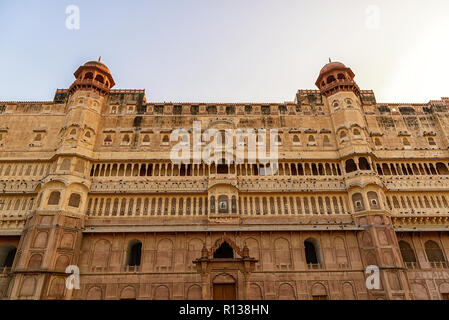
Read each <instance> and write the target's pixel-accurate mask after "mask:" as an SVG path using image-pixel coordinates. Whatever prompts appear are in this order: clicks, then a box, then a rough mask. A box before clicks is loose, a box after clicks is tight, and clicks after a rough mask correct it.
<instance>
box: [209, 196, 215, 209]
mask: <svg viewBox="0 0 449 320" xmlns="http://www.w3.org/2000/svg"><path fill="white" fill-rule="evenodd" d="M210 213H215V197H214V196H212V197H210Z"/></svg>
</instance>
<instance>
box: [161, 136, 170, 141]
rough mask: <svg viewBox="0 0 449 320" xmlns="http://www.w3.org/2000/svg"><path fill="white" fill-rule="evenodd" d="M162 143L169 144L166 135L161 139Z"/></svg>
mask: <svg viewBox="0 0 449 320" xmlns="http://www.w3.org/2000/svg"><path fill="white" fill-rule="evenodd" d="M162 142H163V143H170V138H169V137H168V135H164V137H163V138H162Z"/></svg>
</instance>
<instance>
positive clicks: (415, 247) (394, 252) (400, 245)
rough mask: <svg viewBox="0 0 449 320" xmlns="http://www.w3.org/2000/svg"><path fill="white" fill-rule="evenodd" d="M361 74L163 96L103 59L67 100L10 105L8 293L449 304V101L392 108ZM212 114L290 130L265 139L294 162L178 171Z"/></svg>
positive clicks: (2, 195) (3, 267) (4, 122)
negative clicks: (373, 282)
mask: <svg viewBox="0 0 449 320" xmlns="http://www.w3.org/2000/svg"><path fill="white" fill-rule="evenodd" d="M354 77H355V75H354V73H353V71H352V70H351V69H350V68H348V67H346V66H345V65H343V64H342V63H338V62H331V63H329V64H327V65H325V66H324V68H323V69H322V70H321V72H320V73H319V76H318V79H317V80H316V86H317V87H318V90H299V91H298V92H297V93H296V97H295V99H294V101H289V102H276V103H262V104H261V103H257V104H256V103H201V102H197V103H191V102H189V103H157V102H149V101H147V100H146V96H145V91H144V90H119V89H112V87H113V86H114V79H113V77H112V75H111V72H110V70H109V69H108V67H106V65H104V64H103V63H101V62H99V61H90V62H87V63H86V64H84V65H83V66H81V67H79V68H78V70H77V71H76V72H75V81H74V82H73V84H72V85H71V86H70V87H69V88H68V89H58V90H57V91H56V94H55V96H54V100H53V101H40V102H18V101H17V102H0V299H432V300H440V299H449V265H448V257H449V233H448V231H449V204H448V201H449V190H448V186H449V169H448V168H449V110H448V107H449V98H442V99H441V100H438V101H430V102H428V103H395V104H388V103H378V102H376V99H375V96H374V93H373V92H372V91H370V90H360V89H359V87H358V85H357V83H356V82H355V81H354ZM0 98H1V97H0ZM194 121H200V122H201V126H202V129H203V130H205V129H211V128H213V129H217V130H219V131H220V132H223V131H225V130H226V129H238V128H243V129H245V128H252V129H267V130H269V129H277V130H278V134H277V136H276V139H275V141H274V142H273V141H271V142H269V139H265V138H266V137H262V136H261V137H260V139H261V140H260V141H259V140H258V142H257V143H258V145H259V144H260V143H265V142H264V141H267V143H276V144H277V147H278V154H279V160H278V161H279V169H278V171H277V172H276V173H275V174H272V175H265V174H263V173H264V170H265V168H264V164H263V163H249V162H248V163H246V162H245V163H220V162H218V163H210V164H206V163H189V164H175V163H173V162H172V161H171V160H170V150H171V148H172V147H173V145H174V144H176V143H177V142H173V141H170V133H171V132H172V130H174V129H176V128H185V129H186V130H189V131H188V132H189V134H192V131H191V128H192V127H193V122H194ZM235 143H236V144H241V145H243V146H245V145H246V144H247V143H248V142H247V140H245V138H244V139H242V140H240V139H239V140H238V141H235ZM69 265H74V266H77V267H78V268H79V270H80V288H79V289H73V290H69V289H68V288H67V287H66V278H67V274H66V273H65V271H66V267H67V266H69ZM370 265H375V266H378V267H379V270H380V274H379V275H380V287H379V288H377V289H368V288H367V287H366V284H365V279H366V277H367V274H366V273H365V271H366V268H367V266H370Z"/></svg>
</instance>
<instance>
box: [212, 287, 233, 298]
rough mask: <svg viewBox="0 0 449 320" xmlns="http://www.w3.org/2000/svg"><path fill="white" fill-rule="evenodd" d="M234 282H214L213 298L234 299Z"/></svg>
mask: <svg viewBox="0 0 449 320" xmlns="http://www.w3.org/2000/svg"><path fill="white" fill-rule="evenodd" d="M235 299H236V296H235V283H226V284H224V283H223V284H222V283H220V284H214V300H235Z"/></svg>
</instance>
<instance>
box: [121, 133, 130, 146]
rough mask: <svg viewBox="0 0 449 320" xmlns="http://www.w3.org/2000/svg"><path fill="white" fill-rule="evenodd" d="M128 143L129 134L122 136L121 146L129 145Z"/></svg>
mask: <svg viewBox="0 0 449 320" xmlns="http://www.w3.org/2000/svg"><path fill="white" fill-rule="evenodd" d="M129 141H130V138H129V134H125V135H124V136H123V140H122V144H129Z"/></svg>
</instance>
